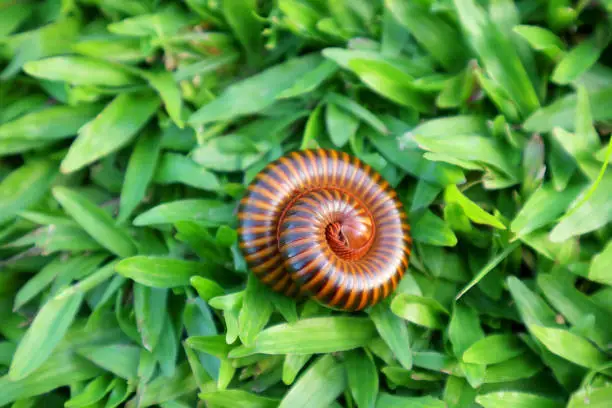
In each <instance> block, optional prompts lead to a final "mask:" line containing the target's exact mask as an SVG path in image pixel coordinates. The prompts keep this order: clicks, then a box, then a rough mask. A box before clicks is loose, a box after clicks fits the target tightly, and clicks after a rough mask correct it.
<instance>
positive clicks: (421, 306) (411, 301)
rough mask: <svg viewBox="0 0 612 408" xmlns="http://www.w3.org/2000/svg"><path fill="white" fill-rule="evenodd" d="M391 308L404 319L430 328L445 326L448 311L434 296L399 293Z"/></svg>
mask: <svg viewBox="0 0 612 408" xmlns="http://www.w3.org/2000/svg"><path fill="white" fill-rule="evenodd" d="M391 310H392V311H393V313H395V314H396V315H397V316H399V317H401V318H402V319H405V320H408V321H409V322H411V323H414V324H418V325H419V326H423V327H427V328H429V329H442V328H443V327H445V318H444V316H445V315H447V314H448V312H447V311H446V310H445V309H444V308H443V307H442V306H441V305H440V304H439V303H438V302H437V301H436V300H435V299H432V298H427V297H421V296H416V295H408V294H404V293H402V294H399V295H397V296H396V297H395V298H394V299H393V301H391Z"/></svg>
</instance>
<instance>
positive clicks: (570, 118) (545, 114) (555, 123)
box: [523, 87, 612, 132]
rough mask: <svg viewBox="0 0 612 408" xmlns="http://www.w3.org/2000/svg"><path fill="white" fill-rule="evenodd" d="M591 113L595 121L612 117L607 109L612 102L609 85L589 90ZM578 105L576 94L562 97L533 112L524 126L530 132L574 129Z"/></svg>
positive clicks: (611, 92)
mask: <svg viewBox="0 0 612 408" xmlns="http://www.w3.org/2000/svg"><path fill="white" fill-rule="evenodd" d="M589 102H590V105H591V108H592V111H591V114H592V115H593V120H594V121H603V120H610V119H612V112H610V110H609V109H607V107H608V106H610V104H612V91H611V90H610V88H609V87H599V88H598V89H597V90H593V91H590V92H589ZM576 106H577V96H576V94H575V93H574V94H569V95H567V96H564V97H561V98H559V99H557V100H556V101H554V102H553V103H551V104H550V105H548V106H545V107H543V108H540V109H538V110H536V111H535V112H533V114H532V115H531V116H529V117H528V118H527V120H526V121H525V123H524V124H523V127H524V128H525V130H527V131H529V132H550V131H551V130H552V129H553V128H555V127H560V128H563V129H568V130H573V129H574V126H575V122H574V119H575V112H576Z"/></svg>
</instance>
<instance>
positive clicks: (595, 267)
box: [588, 242, 612, 286]
mask: <svg viewBox="0 0 612 408" xmlns="http://www.w3.org/2000/svg"><path fill="white" fill-rule="evenodd" d="M610 265H612V242H608V244H607V245H606V246H605V248H604V249H603V251H601V252H600V253H599V254H597V255H595V256H594V257H593V260H592V261H591V265H590V267H589V274H588V278H589V279H590V280H592V281H595V282H600V283H604V284H607V285H611V286H612V269H610Z"/></svg>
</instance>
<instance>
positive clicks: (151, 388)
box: [138, 362, 198, 407]
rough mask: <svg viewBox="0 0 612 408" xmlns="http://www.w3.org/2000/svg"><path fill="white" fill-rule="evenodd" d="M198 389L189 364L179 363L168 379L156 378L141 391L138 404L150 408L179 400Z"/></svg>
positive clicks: (163, 377)
mask: <svg viewBox="0 0 612 408" xmlns="http://www.w3.org/2000/svg"><path fill="white" fill-rule="evenodd" d="M197 388H198V384H197V382H196V379H195V377H194V376H193V374H192V372H191V370H190V368H189V364H188V363H187V362H183V363H181V364H180V365H179V366H178V367H177V369H176V372H175V373H174V375H173V376H172V377H170V378H167V377H165V376H158V377H157V378H155V379H154V380H153V381H151V382H150V383H149V384H147V387H146V388H145V389H144V390H143V392H142V393H141V394H140V395H139V396H138V403H139V405H140V406H141V407H150V406H152V405H158V404H160V403H162V402H167V401H172V400H174V399H179V398H181V397H182V396H183V395H187V394H191V393H193V392H195V391H196V390H197Z"/></svg>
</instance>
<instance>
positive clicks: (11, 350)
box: [0, 340, 17, 366]
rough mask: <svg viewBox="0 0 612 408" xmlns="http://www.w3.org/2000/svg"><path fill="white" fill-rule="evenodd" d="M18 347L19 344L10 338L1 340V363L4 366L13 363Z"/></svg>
mask: <svg viewBox="0 0 612 408" xmlns="http://www.w3.org/2000/svg"><path fill="white" fill-rule="evenodd" d="M16 349H17V345H16V344H14V343H12V342H10V341H8V340H7V341H2V342H0V364H1V365H4V366H9V365H11V360H12V359H13V355H14V354H15V350H16Z"/></svg>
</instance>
